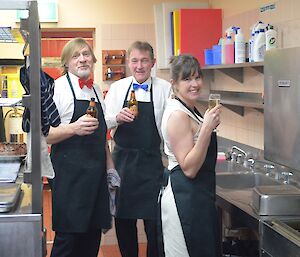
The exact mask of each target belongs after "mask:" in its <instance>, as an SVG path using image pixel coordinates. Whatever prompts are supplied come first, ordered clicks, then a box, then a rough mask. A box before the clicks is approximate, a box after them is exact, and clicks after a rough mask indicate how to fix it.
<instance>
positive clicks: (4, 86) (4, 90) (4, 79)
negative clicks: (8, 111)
mask: <svg viewBox="0 0 300 257" xmlns="http://www.w3.org/2000/svg"><path fill="white" fill-rule="evenodd" d="M1 89H2V90H1V97H2V98H7V97H8V89H7V76H3V77H2V86H1Z"/></svg>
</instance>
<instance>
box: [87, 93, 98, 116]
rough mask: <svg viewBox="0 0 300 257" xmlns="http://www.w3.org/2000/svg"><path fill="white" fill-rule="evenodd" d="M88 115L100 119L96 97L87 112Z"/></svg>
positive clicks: (92, 99)
mask: <svg viewBox="0 0 300 257" xmlns="http://www.w3.org/2000/svg"><path fill="white" fill-rule="evenodd" d="M86 114H87V115H91V116H92V117H94V118H96V119H97V118H98V109H97V107H96V102H95V98H94V97H92V98H91V101H90V104H89V107H88V108H87V110H86Z"/></svg>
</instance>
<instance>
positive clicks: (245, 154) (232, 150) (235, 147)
mask: <svg viewBox="0 0 300 257" xmlns="http://www.w3.org/2000/svg"><path fill="white" fill-rule="evenodd" d="M234 150H236V151H239V152H240V153H241V154H243V155H244V156H245V157H247V153H246V152H245V151H244V150H243V149H241V148H239V147H237V146H236V145H234V146H232V147H231V153H233V152H234Z"/></svg>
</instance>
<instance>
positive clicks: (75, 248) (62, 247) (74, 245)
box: [51, 230, 101, 257]
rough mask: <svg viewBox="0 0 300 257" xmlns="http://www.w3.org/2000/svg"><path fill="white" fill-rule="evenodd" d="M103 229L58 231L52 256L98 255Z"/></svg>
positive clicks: (76, 256)
mask: <svg viewBox="0 0 300 257" xmlns="http://www.w3.org/2000/svg"><path fill="white" fill-rule="evenodd" d="M100 241H101V231H99V230H98V231H93V232H88V233H61V232H56V233H55V238H54V243H53V247H52V251H51V257H97V256H98V251H99V246H100Z"/></svg>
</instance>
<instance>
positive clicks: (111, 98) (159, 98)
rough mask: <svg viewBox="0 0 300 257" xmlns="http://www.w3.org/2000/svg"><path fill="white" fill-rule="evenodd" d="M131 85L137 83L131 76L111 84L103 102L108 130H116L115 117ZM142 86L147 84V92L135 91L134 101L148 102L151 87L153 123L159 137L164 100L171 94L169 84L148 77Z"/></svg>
mask: <svg viewBox="0 0 300 257" xmlns="http://www.w3.org/2000/svg"><path fill="white" fill-rule="evenodd" d="M132 83H138V82H137V81H136V80H135V79H134V77H133V76H130V77H127V78H124V79H121V80H118V81H116V82H114V83H113V84H111V86H110V89H109V90H108V93H107V94H106V97H105V100H104V102H105V106H106V112H105V120H106V124H107V127H108V128H117V126H118V123H117V120H116V116H117V114H118V113H119V112H120V110H121V109H122V108H123V103H124V100H125V96H126V93H127V91H128V88H129V86H130V85H131V87H132ZM143 84H148V85H149V88H148V90H147V91H145V90H144V89H142V88H139V89H138V90H136V91H135V96H136V99H137V101H140V102H150V100H151V97H150V96H151V95H150V87H151V85H152V87H153V88H152V94H153V106H154V115H155V122H156V126H157V129H158V132H159V134H160V135H161V129H160V127H161V119H162V115H163V111H164V108H165V103H166V100H167V99H168V98H169V96H170V94H171V84H170V83H169V82H168V81H166V80H163V79H160V78H157V77H152V78H151V77H150V78H148V80H147V81H145V82H144V83H143ZM129 98H130V94H128V96H127V100H129Z"/></svg>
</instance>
